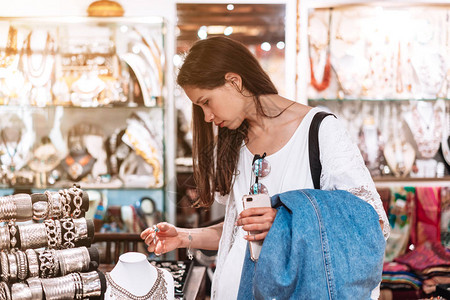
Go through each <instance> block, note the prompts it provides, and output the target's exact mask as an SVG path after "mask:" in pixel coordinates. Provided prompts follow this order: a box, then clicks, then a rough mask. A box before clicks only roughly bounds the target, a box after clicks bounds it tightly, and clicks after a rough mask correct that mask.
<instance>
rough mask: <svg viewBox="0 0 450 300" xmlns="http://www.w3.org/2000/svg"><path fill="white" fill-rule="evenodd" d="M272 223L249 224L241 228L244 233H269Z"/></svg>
mask: <svg viewBox="0 0 450 300" xmlns="http://www.w3.org/2000/svg"><path fill="white" fill-rule="evenodd" d="M270 227H272V223H262V224H249V225H244V226H242V229H244V230H245V231H269V229H270Z"/></svg>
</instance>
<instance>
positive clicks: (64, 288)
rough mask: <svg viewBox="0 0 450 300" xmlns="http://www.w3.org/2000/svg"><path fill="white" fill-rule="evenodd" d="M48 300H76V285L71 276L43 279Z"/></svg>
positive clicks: (43, 286)
mask: <svg viewBox="0 0 450 300" xmlns="http://www.w3.org/2000/svg"><path fill="white" fill-rule="evenodd" d="M41 283H42V288H43V290H44V294H45V299H46V300H60V299H74V298H75V285H74V282H73V278H72V276H71V275H66V276H62V277H57V278H47V279H41Z"/></svg>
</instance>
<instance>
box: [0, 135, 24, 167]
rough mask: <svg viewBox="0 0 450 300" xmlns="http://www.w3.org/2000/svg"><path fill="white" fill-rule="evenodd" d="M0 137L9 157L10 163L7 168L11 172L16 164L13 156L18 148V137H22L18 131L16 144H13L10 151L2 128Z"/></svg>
mask: <svg viewBox="0 0 450 300" xmlns="http://www.w3.org/2000/svg"><path fill="white" fill-rule="evenodd" d="M1 137H2V142H3V145H4V146H5V149H6V153H7V154H8V156H9V158H10V159H11V163H10V164H9V169H10V170H11V171H12V172H14V171H15V170H16V166H15V163H14V157H15V156H16V154H17V149H18V148H19V144H20V139H21V138H22V132H20V134H19V137H18V138H17V141H16V145H15V147H14V149H13V152H12V153H11V152H10V151H9V147H8V142H7V141H6V138H5V132H4V130H2V132H1Z"/></svg>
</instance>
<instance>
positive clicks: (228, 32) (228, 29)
mask: <svg viewBox="0 0 450 300" xmlns="http://www.w3.org/2000/svg"><path fill="white" fill-rule="evenodd" d="M232 33H233V27H231V26H228V27H227V28H225V30H224V31H223V34H224V35H230V34H232Z"/></svg>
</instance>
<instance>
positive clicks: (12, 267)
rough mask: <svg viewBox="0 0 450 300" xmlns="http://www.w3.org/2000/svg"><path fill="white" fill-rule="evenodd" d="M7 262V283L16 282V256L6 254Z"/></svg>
mask: <svg viewBox="0 0 450 300" xmlns="http://www.w3.org/2000/svg"><path fill="white" fill-rule="evenodd" d="M7 256H8V262H9V281H10V282H16V280H17V260H16V256H15V255H14V254H13V253H8V254H7Z"/></svg>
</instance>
